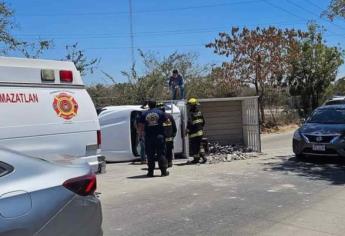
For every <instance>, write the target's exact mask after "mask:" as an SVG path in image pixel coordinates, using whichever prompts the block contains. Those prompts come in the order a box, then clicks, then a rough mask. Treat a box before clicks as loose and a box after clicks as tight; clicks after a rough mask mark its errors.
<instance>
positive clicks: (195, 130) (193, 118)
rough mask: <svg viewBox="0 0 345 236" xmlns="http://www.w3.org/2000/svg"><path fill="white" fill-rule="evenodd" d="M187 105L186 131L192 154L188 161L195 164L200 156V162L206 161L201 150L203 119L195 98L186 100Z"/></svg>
mask: <svg viewBox="0 0 345 236" xmlns="http://www.w3.org/2000/svg"><path fill="white" fill-rule="evenodd" d="M187 105H188V107H189V115H188V123H187V133H188V134H189V143H190V147H189V148H190V154H191V155H192V156H193V161H191V162H190V163H192V164H197V163H199V161H200V158H202V163H206V162H207V158H206V156H205V153H204V152H203V151H202V150H203V147H201V145H202V142H201V141H202V138H203V135H204V131H203V129H204V125H205V119H204V116H203V115H202V113H201V111H200V110H199V105H200V104H199V102H198V100H197V99H196V98H191V99H189V100H188V102H187Z"/></svg>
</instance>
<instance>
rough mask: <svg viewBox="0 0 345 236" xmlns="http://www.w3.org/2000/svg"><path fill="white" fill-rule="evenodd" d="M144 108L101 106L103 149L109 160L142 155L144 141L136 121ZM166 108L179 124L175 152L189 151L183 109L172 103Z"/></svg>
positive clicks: (100, 119) (134, 157)
mask: <svg viewBox="0 0 345 236" xmlns="http://www.w3.org/2000/svg"><path fill="white" fill-rule="evenodd" d="M183 105H184V104H183ZM142 111H144V109H143V108H141V107H140V106H109V107H105V108H103V109H102V110H101V112H100V114H99V115H98V117H99V122H100V125H101V131H102V145H101V150H102V155H104V156H105V157H106V160H107V161H116V162H117V161H133V160H135V159H138V158H139V153H140V149H139V148H140V145H139V143H138V137H137V132H136V128H135V122H136V120H137V117H138V116H139V115H140V114H141V112H142ZM166 112H168V113H171V114H172V115H173V117H174V119H175V122H176V126H177V134H176V137H175V139H174V153H175V155H185V153H187V151H186V150H187V148H188V144H186V139H185V138H184V135H183V133H184V132H183V129H184V127H185V124H184V122H183V113H182V112H181V110H180V109H179V108H178V107H177V106H175V105H171V104H167V105H166Z"/></svg>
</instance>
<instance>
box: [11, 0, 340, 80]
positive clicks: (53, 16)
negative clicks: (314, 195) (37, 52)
mask: <svg viewBox="0 0 345 236" xmlns="http://www.w3.org/2000/svg"><path fill="white" fill-rule="evenodd" d="M5 2H6V3H7V4H8V5H9V6H10V7H11V8H12V9H13V10H14V12H15V18H14V20H15V22H16V25H17V27H16V28H15V29H13V34H14V35H15V36H16V37H18V38H19V39H22V40H26V41H37V40H38V39H48V40H53V42H54V48H52V49H50V50H49V51H47V52H46V53H44V54H43V55H42V58H46V59H61V58H63V57H64V55H65V54H66V50H65V45H67V44H69V45H70V44H73V43H76V42H78V45H79V48H80V49H83V50H85V53H86V55H87V57H88V58H90V59H91V58H100V59H101V62H100V64H99V66H98V68H97V70H96V71H95V73H94V74H89V75H87V76H85V78H84V81H85V82H86V83H87V84H89V85H92V84H97V83H109V81H108V80H107V79H106V77H105V76H104V75H103V74H102V71H104V72H106V73H108V74H110V75H112V76H113V77H114V78H115V80H116V82H124V81H126V78H125V77H123V76H122V74H121V71H126V70H127V71H128V70H129V68H130V66H131V63H132V57H131V41H130V23H129V22H130V20H129V19H130V17H129V0H97V1H95V0H59V1H53V0H49V1H48V0H30V1H24V0H7V1H5ZM329 2H330V0H188V1H186V0H170V1H169V0H132V11H133V18H132V19H133V33H134V49H135V52H136V51H137V49H141V50H143V51H153V52H156V53H158V54H159V56H160V57H164V56H167V55H169V54H171V53H173V52H175V51H178V52H180V53H187V52H192V53H196V54H197V55H198V63H199V64H221V62H222V61H224V60H225V58H224V57H220V56H217V55H215V54H214V53H213V51H212V50H211V49H208V48H205V44H207V43H209V42H211V41H213V40H214V39H215V38H216V37H217V35H218V33H219V32H229V30H230V29H231V27H233V26H239V27H244V26H246V27H249V28H253V27H256V26H260V27H267V26H270V25H272V26H276V27H280V28H297V29H306V25H307V23H308V22H309V21H311V20H313V21H316V22H317V23H318V24H320V25H323V26H324V27H325V28H326V29H327V32H325V40H326V42H327V44H328V45H330V46H337V45H339V46H341V47H343V48H344V49H345V20H343V19H337V20H335V21H334V22H330V21H329V20H328V19H326V18H325V17H323V18H320V14H321V12H322V11H323V10H324V9H326V8H327V6H328V4H329ZM17 56H18V55H17ZM135 61H136V64H137V69H138V71H139V72H143V69H144V68H143V65H142V64H141V63H140V58H139V56H138V55H137V53H135ZM344 75H345V66H342V67H341V68H340V71H339V76H344Z"/></svg>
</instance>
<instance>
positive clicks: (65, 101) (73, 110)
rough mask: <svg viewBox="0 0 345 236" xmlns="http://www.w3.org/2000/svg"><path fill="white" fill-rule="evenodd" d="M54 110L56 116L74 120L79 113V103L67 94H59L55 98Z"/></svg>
mask: <svg viewBox="0 0 345 236" xmlns="http://www.w3.org/2000/svg"><path fill="white" fill-rule="evenodd" d="M53 108H54V110H55V112H56V114H57V115H58V116H59V117H61V118H63V119H65V120H70V119H72V118H73V117H75V116H76V115H77V113H78V103H77V102H76V100H75V99H74V97H72V96H71V95H69V94H67V93H59V94H58V95H56V96H55V98H54V101H53Z"/></svg>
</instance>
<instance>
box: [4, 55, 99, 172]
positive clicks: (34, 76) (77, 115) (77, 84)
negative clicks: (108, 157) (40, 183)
mask: <svg viewBox="0 0 345 236" xmlns="http://www.w3.org/2000/svg"><path fill="white" fill-rule="evenodd" d="M0 111H1V115H0V146H3V147H6V148H9V149H12V150H15V151H18V152H23V153H25V154H28V155H32V156H36V157H40V158H43V159H47V160H49V159H54V158H56V157H59V158H61V156H63V157H65V158H72V159H74V160H75V161H76V162H88V163H89V164H90V165H91V167H92V169H93V170H94V171H95V172H98V171H102V170H104V168H105V161H104V157H102V156H101V155H100V150H99V145H100V140H101V137H100V126H99V122H98V118H97V113H96V110H95V107H94V104H93V102H92V100H91V98H90V96H89V94H88V93H87V91H86V89H85V87H84V85H83V81H82V79H81V76H80V73H79V72H78V71H77V69H76V67H75V66H74V64H73V63H72V62H63V61H49V60H37V59H20V58H5V57H0Z"/></svg>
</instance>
